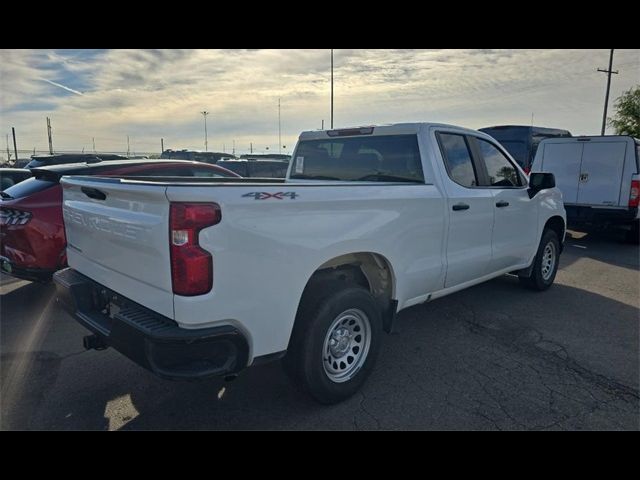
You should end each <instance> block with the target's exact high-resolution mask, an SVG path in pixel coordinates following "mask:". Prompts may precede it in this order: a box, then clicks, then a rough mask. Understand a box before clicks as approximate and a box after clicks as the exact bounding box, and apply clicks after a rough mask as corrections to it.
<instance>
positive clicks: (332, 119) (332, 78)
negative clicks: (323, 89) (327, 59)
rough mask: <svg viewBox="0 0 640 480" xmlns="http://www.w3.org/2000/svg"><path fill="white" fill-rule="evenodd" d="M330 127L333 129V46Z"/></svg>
mask: <svg viewBox="0 0 640 480" xmlns="http://www.w3.org/2000/svg"><path fill="white" fill-rule="evenodd" d="M331 129H332V130H333V48H332V49H331Z"/></svg>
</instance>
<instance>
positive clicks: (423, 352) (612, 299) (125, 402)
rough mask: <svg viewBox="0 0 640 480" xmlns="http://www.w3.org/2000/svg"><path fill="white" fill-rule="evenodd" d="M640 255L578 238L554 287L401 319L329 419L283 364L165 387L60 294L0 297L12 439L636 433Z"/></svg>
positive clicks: (470, 298)
mask: <svg viewBox="0 0 640 480" xmlns="http://www.w3.org/2000/svg"><path fill="white" fill-rule="evenodd" d="M639 263H640V261H639V249H638V247H637V246H633V245H629V244H625V243H622V242H621V241H620V239H619V238H618V236H617V235H614V234H603V233H601V234H596V233H591V234H584V233H579V232H573V233H572V235H571V236H569V237H568V238H567V242H566V248H565V253H564V254H563V256H562V258H561V263H560V271H559V272H558V276H557V278H556V284H555V285H554V286H553V287H552V288H551V289H550V290H549V291H547V292H544V293H536V292H532V291H529V290H526V289H523V288H522V287H520V285H519V283H518V281H517V279H516V278H514V277H509V276H505V277H502V278H498V279H496V280H493V281H491V282H488V283H485V284H483V285H479V286H476V287H474V288H471V289H468V290H466V291H463V292H460V293H457V294H454V295H451V296H449V297H446V298H443V299H439V300H436V301H434V302H432V303H429V304H427V305H421V306H417V307H413V308H411V309H409V310H406V311H404V312H403V313H402V314H401V315H400V316H399V318H398V320H397V322H396V326H395V332H394V333H392V334H391V335H386V336H385V338H384V345H383V348H382V350H381V354H380V357H379V360H378V364H377V367H376V369H375V371H374V373H373V374H372V376H371V378H370V379H369V381H368V383H367V384H366V385H365V388H364V389H363V391H362V392H361V394H359V395H356V396H355V397H353V398H351V399H350V400H348V401H346V402H344V403H342V404H340V405H336V406H331V407H326V406H321V405H318V404H316V403H314V402H313V401H311V400H310V399H309V398H307V397H306V396H305V395H303V394H300V393H298V392H297V391H296V390H295V388H293V387H292V386H291V385H290V383H289V382H288V380H287V378H286V377H285V375H284V373H282V372H281V369H280V365H279V363H274V364H268V365H264V366H261V367H256V368H252V369H248V370H246V371H245V372H244V373H243V374H242V375H240V377H239V378H238V379H237V380H235V381H233V382H229V383H225V382H224V381H221V380H220V381H218V380H215V381H207V382H200V383H176V382H169V381H164V380H160V379H158V378H156V377H154V376H153V375H152V374H150V373H148V372H146V371H145V370H143V369H141V368H140V367H138V366H137V365H135V364H133V363H132V362H130V361H129V360H127V359H126V358H125V357H123V356H121V355H119V354H118V353H117V352H114V351H112V350H107V351H104V352H96V351H84V350H83V348H82V337H83V336H84V335H85V334H86V331H85V330H84V329H83V328H82V327H80V326H79V325H77V324H76V323H75V322H74V321H73V320H71V319H70V318H68V317H67V316H66V315H65V314H64V313H63V312H61V311H60V310H58V307H57V306H56V303H55V300H54V298H55V295H54V288H53V286H52V285H48V286H43V285H39V284H33V283H30V282H22V281H20V282H9V281H8V280H7V278H6V277H3V279H2V284H1V286H0V293H1V297H0V302H1V304H0V313H1V316H0V317H1V318H0V342H1V350H0V352H1V363H0V373H1V380H2V385H1V389H2V390H1V391H2V396H1V398H0V401H1V405H0V406H1V408H0V411H1V417H0V422H1V423H0V427H1V428H2V430H24V429H28V430H32V429H37V430H49V429H53V430H69V429H76V430H77V429H92V430H139V429H143V430H156V429H157V430H173V429H210V430H213V429H267V430H271V429H293V430H297V429H312V430H314V429H323V430H333V429H344V430H371V429H373V430H375V429H438V430H442V429H446V430H449V429H452V430H461V429H462V430H468V429H477V430H513V429H527V430H528V429H532V430H544V429H551V430H567V429H570V430H594V429H596V430H602V429H607V430H609V429H611V430H638V429H640V412H639V391H638V389H639V367H638V365H639V360H638V359H639V352H640V350H639V337H640V332H639V325H640V318H639V307H640V305H639V304H640V291H639V288H640V287H639V285H640V282H639V280H640V277H639Z"/></svg>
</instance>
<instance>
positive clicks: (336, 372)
mask: <svg viewBox="0 0 640 480" xmlns="http://www.w3.org/2000/svg"><path fill="white" fill-rule="evenodd" d="M370 346H371V324H370V323H369V317H368V316H367V314H366V313H364V312H363V311H362V310H359V309H357V308H351V309H349V310H346V311H344V312H342V313H341V314H340V315H338V316H337V317H336V318H335V319H334V320H333V322H331V326H330V327H329V329H328V330H327V335H326V336H325V339H324V344H323V347H322V366H323V367H324V373H326V375H327V377H329V380H331V381H332V382H335V383H342V382H346V381H347V380H349V379H351V378H352V377H353V376H354V375H355V374H356V373H357V372H358V370H360V368H361V367H362V365H364V362H365V361H366V359H367V355H368V353H369V347H370Z"/></svg>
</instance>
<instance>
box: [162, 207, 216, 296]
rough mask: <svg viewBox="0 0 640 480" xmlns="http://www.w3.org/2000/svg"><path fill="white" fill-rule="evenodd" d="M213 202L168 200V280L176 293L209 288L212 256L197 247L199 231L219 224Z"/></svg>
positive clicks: (196, 291)
mask: <svg viewBox="0 0 640 480" xmlns="http://www.w3.org/2000/svg"><path fill="white" fill-rule="evenodd" d="M221 218H222V214H221V211H220V206H218V205H217V204H215V203H172V204H171V209H170V212H169V229H170V231H169V236H170V238H169V241H170V245H171V281H172V284H173V293H175V294H176V295H185V296H193V295H202V294H204V293H207V292H209V291H210V290H211V288H212V287H213V258H212V257H211V254H210V253H209V252H207V251H206V250H203V249H202V248H200V245H199V243H198V234H199V233H200V230H202V229H203V228H206V227H210V226H212V225H216V224H217V223H220V220H221Z"/></svg>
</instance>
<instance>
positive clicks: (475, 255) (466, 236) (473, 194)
mask: <svg viewBox="0 0 640 480" xmlns="http://www.w3.org/2000/svg"><path fill="white" fill-rule="evenodd" d="M436 137H437V140H438V144H439V146H440V152H441V154H442V157H443V161H444V165H445V171H446V173H445V174H444V175H443V185H444V189H445V191H446V195H447V214H448V216H449V231H448V235H447V245H446V251H447V253H446V257H447V275H446V279H445V285H444V286H445V288H447V287H453V286H456V285H459V284H461V283H464V282H468V281H470V280H474V279H477V278H479V277H482V276H483V275H486V274H487V273H488V272H489V262H490V260H491V232H492V229H493V215H494V201H493V194H492V192H491V191H490V190H488V189H486V188H480V186H479V176H478V172H477V166H476V164H475V160H474V157H473V155H472V153H471V152H472V151H471V146H470V144H469V138H468V136H467V135H465V134H461V133H458V132H453V131H450V132H448V131H439V132H436Z"/></svg>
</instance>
